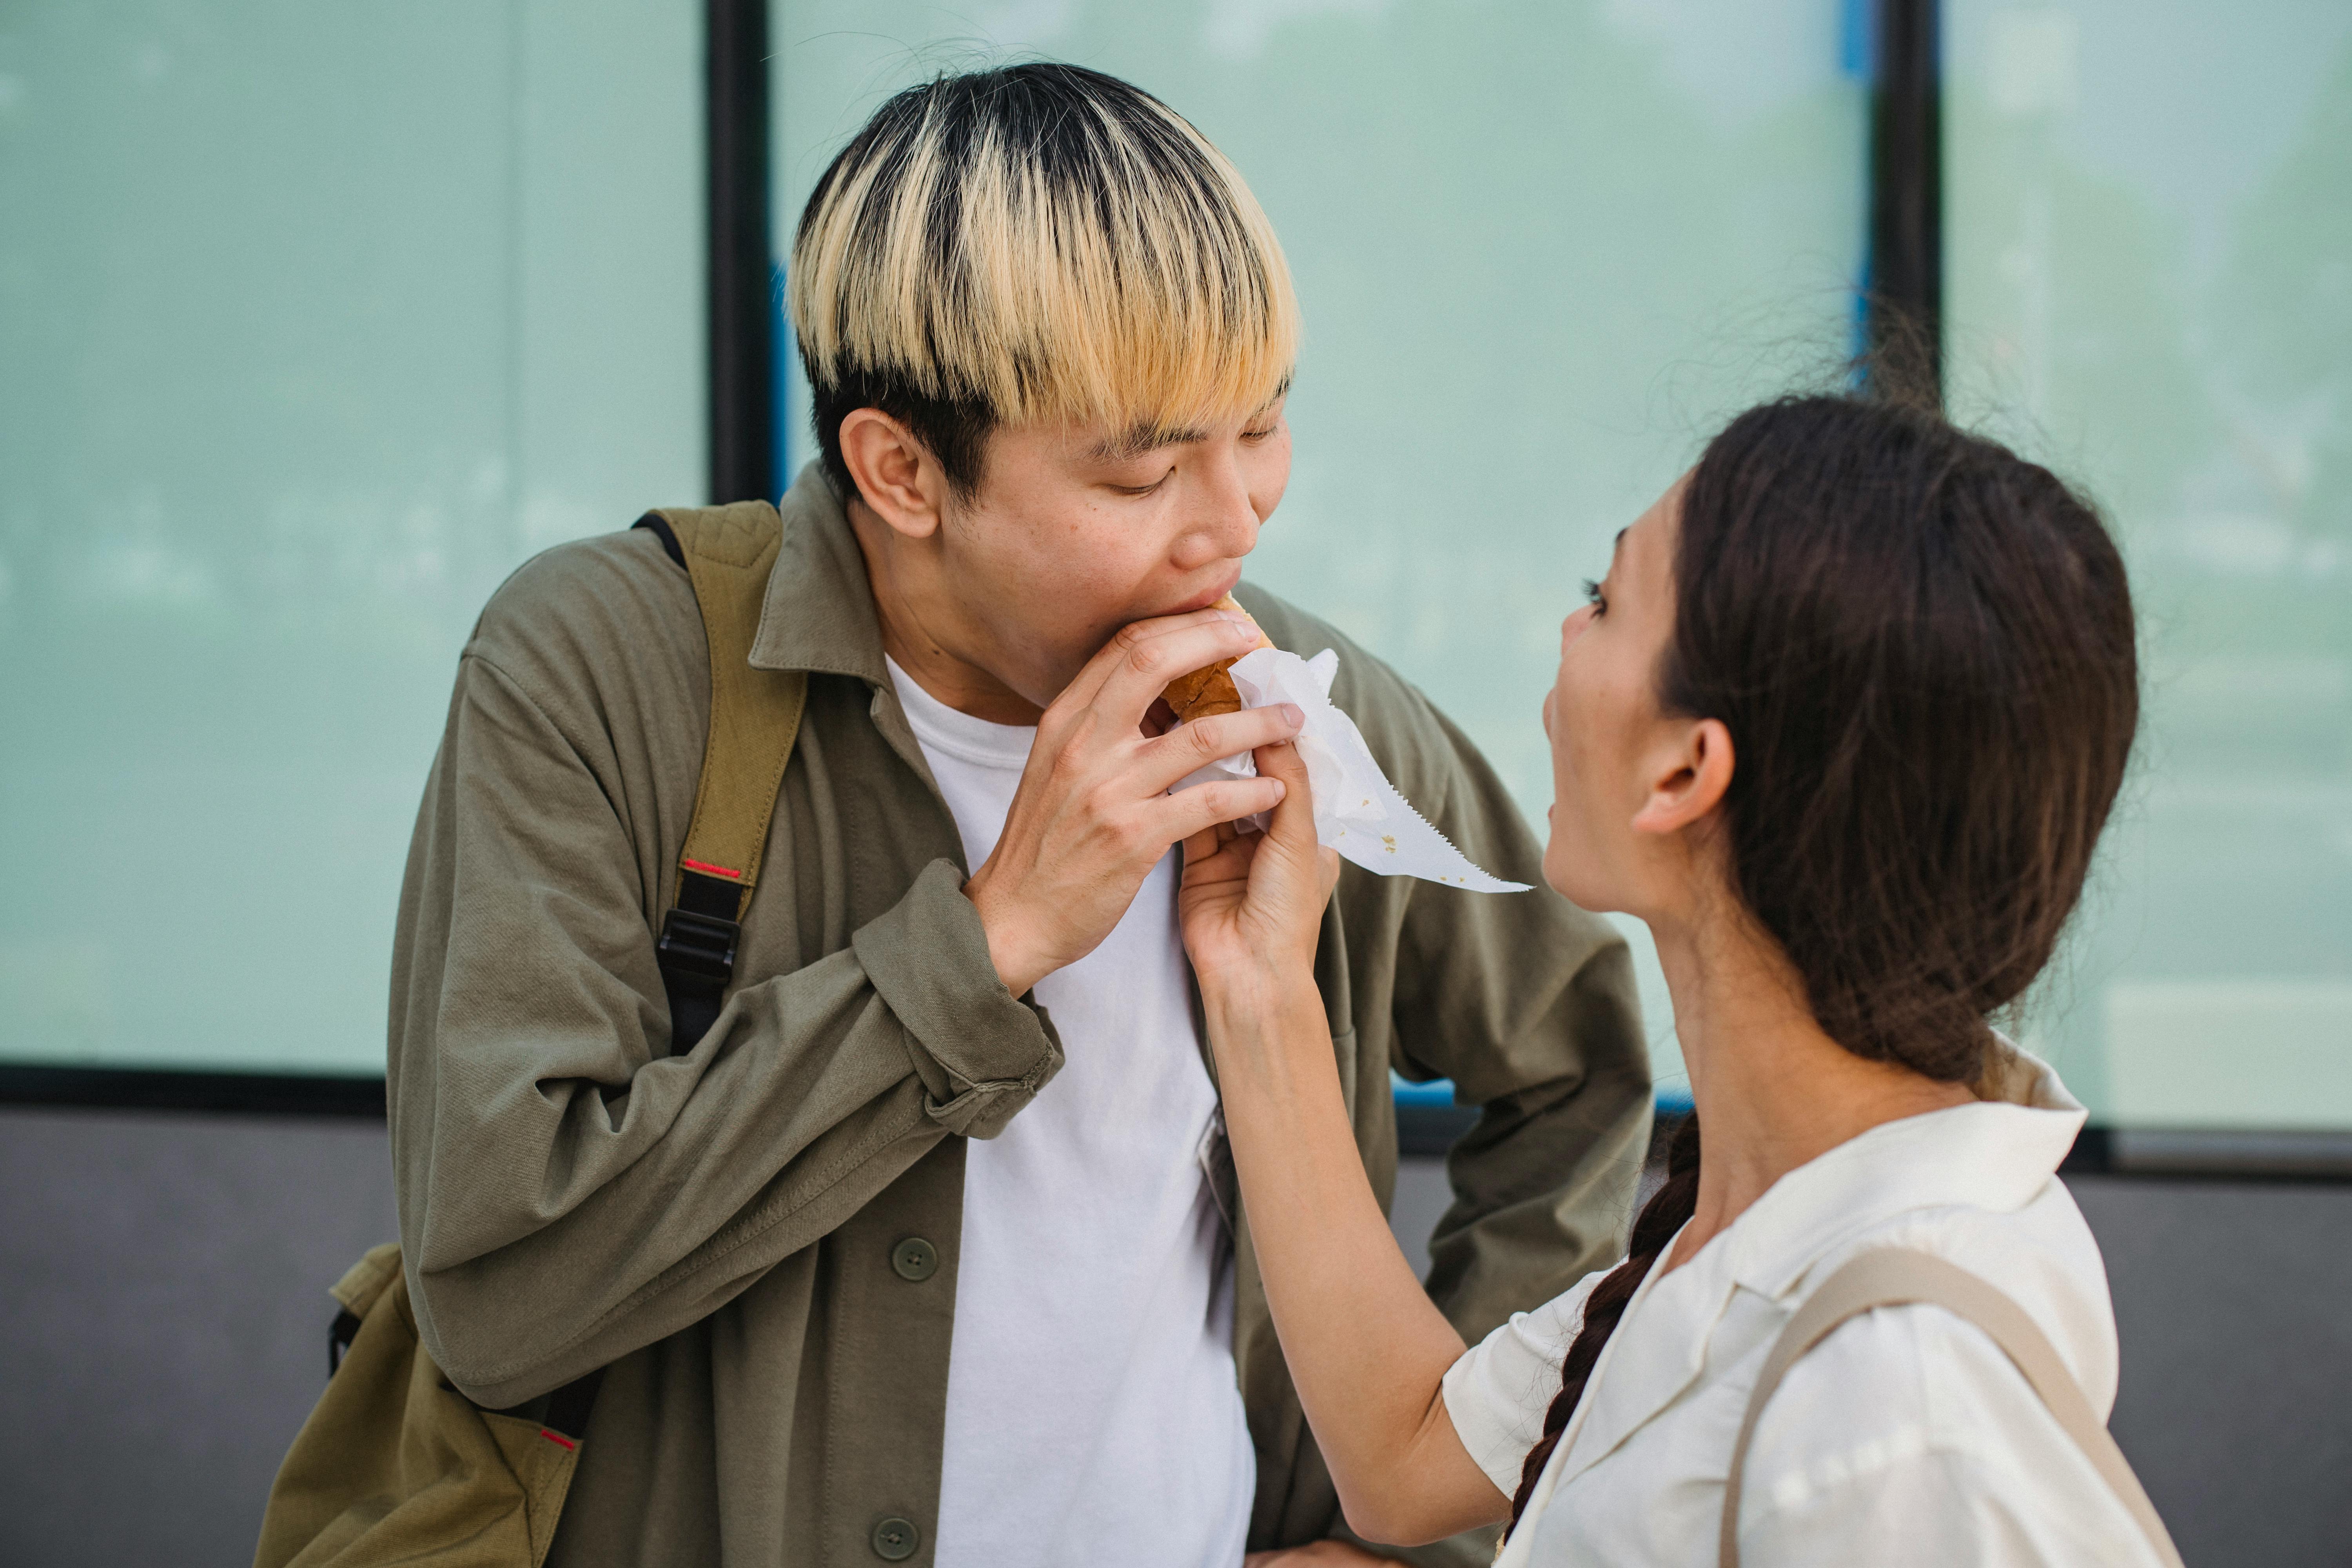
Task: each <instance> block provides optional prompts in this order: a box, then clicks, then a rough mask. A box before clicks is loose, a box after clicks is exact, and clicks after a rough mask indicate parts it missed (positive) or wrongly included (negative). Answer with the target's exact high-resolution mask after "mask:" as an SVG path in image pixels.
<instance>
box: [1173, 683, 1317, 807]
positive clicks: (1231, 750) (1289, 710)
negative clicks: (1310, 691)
mask: <svg viewBox="0 0 2352 1568" xmlns="http://www.w3.org/2000/svg"><path fill="white" fill-rule="evenodd" d="M1306 718H1307V716H1306V715H1305V714H1304V713H1302V712H1300V711H1299V710H1298V709H1297V707H1296V706H1295V705H1293V704H1291V703H1288V702H1279V703H1276V704H1275V705H1274V706H1273V707H1271V708H1244V709H1243V710H1241V711H1240V712H1238V713H1219V714H1216V715H1215V716H1213V717H1212V718H1207V719H1195V720H1193V721H1192V722H1191V723H1189V724H1185V725H1181V726H1180V727H1179V728H1177V729H1174V730H1171V731H1169V732H1168V733H1167V734H1165V735H1162V736H1160V738H1159V739H1158V740H1156V741H1154V742H1151V744H1150V747H1149V748H1148V749H1147V751H1146V752H1145V757H1146V763H1145V766H1144V773H1143V778H1144V782H1145V784H1147V785H1148V786H1149V787H1150V788H1152V789H1155V790H1163V789H1167V788H1168V787H1170V786H1171V785H1172V784H1175V782H1176V781H1177V780H1178V779H1181V778H1182V777H1183V776H1184V775H1185V774H1187V773H1192V772H1194V771H1196V770H1197V769H1200V768H1203V767H1206V766H1207V765H1208V764H1209V763H1213V762H1215V761H1217V760H1218V759H1219V758H1220V757H1237V756H1239V755H1241V754H1242V753H1243V752H1251V751H1255V750H1256V749H1257V748H1258V747H1260V746H1270V745H1273V744H1275V743H1276V742H1280V741H1287V740H1289V739H1291V738H1292V737H1293V736H1295V735H1297V733H1298V731H1299V726H1300V725H1301V724H1303V723H1304V722H1305V721H1306ZM1300 776H1301V777H1302V778H1303V777H1305V776H1306V775H1305V774H1304V773H1301V774H1300Z"/></svg>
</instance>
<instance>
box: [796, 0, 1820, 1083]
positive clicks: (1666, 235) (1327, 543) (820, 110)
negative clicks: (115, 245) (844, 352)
mask: <svg viewBox="0 0 2352 1568" xmlns="http://www.w3.org/2000/svg"><path fill="white" fill-rule="evenodd" d="M772 16H774V18H775V21H774V24H773V26H774V39H773V41H774V43H775V45H776V46H777V49H778V67H777V70H776V72H775V74H774V78H773V79H774V80H775V82H776V84H777V87H778V89H779V93H780V101H781V107H782V113H781V115H780V116H779V132H780V144H779V146H778V148H777V154H778V156H777V168H778V174H779V180H778V185H779V199H778V207H777V213H778V226H779V230H780V232H781V233H783V234H786V235H788V234H789V231H790V227H791V226H792V225H793V223H795V222H797V220H798V217H799V215H800V212H801V209H802V207H803V205H804V204H805V203H806V200H807V196H808V193H809V191H810V189H811V188H812V187H813V186H814V184H815V182H816V179H817V177H818V176H819V175H820V174H822V173H823V172H824V165H825V163H827V162H828V161H829V160H830V159H831V157H832V155H833V153H835V150H837V149H838V147H839V146H840V144H841V142H843V141H845V139H846V138H847V137H848V136H849V135H850V134H851V133H852V132H855V131H856V128H857V126H858V125H859V124H860V123H861V122H862V121H864V119H865V118H866V115H867V114H869V113H870V112H871V111H872V110H873V109H874V108H875V106H876V105H877V104H878V103H880V102H881V100H883V99H884V98H886V97H887V96H888V95H889V93H891V92H892V91H894V90H896V89H898V88H900V87H902V86H904V85H906V84H908V82H911V81H914V80H918V79H921V78H922V77H924V76H926V75H929V74H930V73H931V72H934V71H936V70H939V69H941V68H960V67H962V66H965V65H969V64H974V63H996V62H1001V61H1004V60H1009V59H1015V58H1024V57H1026V56H1029V55H1033V54H1034V55H1045V56H1049V57H1052V58H1059V59H1066V60H1071V61H1074V62H1076V63H1077V64H1081V65H1087V66H1093V67H1095V68H1098V69H1102V70H1107V71H1109V72H1111V73H1113V74H1115V75H1118V76H1123V77H1126V78H1128V79H1130V80H1133V81H1135V82H1137V83H1139V84H1140V85H1141V86H1143V87H1145V88H1148V89H1150V90H1151V91H1153V92H1154V93H1157V94H1158V95H1159V96H1160V97H1161V98H1163V99H1165V100H1167V101H1168V102H1170V103H1171V104H1173V105H1175V106H1176V107H1177V108H1178V109H1179V110H1181V112H1182V113H1183V114H1184V115H1185V116H1186V117H1187V118H1189V119H1191V120H1192V121H1193V123H1195V124H1196V125H1198V126H1200V128H1201V129H1202V131H1203V132H1206V133H1207V134H1208V136H1209V137H1210V139H1211V140H1213V141H1214V142H1216V143H1217V144H1218V146H1219V147H1221V148H1223V151H1224V152H1225V153H1226V154H1227V155H1228V156H1229V157H1231V158H1232V159H1233V161H1234V163H1235V164H1236V165H1238V166H1239V168H1240V169H1241V171H1242V173H1243V174H1244V177H1245V178H1247V179H1248V181H1249V182H1250V184H1251V187H1252V188H1253V189H1254V190H1255V192H1256V193H1257V195H1258V198H1259V200H1260V201H1261V202H1263V203H1264V204H1265V208H1266V211H1267V212H1268V214H1269V215H1271V216H1272V217H1273V219H1274V224H1275V227H1276V231H1277V232H1278V233H1279V234H1280V235H1281V237H1282V242H1283V246H1284V248H1285V250H1286V253H1287V255H1288V257H1289V258H1290V263H1291V267H1292V269H1293V271H1294V272H1295V274H1296V276H1297V285H1298V292H1299V297H1300V300H1301V304H1302V307H1303V309H1304V310H1305V315H1306V322H1307V344H1306V351H1305V355H1304V358H1303V359H1302V361H1301V363H1300V365H1299V370H1298V377H1297V384H1296V388H1295V390H1294V392H1293V395H1292V396H1291V400H1290V405H1289V413H1290V420H1291V426H1292V431H1293V436H1294V438H1295V449H1296V454H1297V456H1296V465H1295V468H1294V469H1293V473H1292V478H1291V484H1290V489H1289V493H1288V495H1287V496H1286V499H1285V500H1284V501H1283V503H1282V506H1281V509H1280V510H1278V511H1277V512H1276V514H1275V517H1274V520H1273V521H1272V522H1271V523H1270V524H1269V526H1268V527H1267V528H1266V530H1265V533H1264V534H1263V535H1262V536H1261V540H1260V542H1259V545H1258V550H1257V553H1256V555H1255V557H1253V559H1252V561H1251V563H1250V566H1249V568H1248V571H1249V575H1250V576H1251V577H1252V578H1253V579H1254V580H1255V581H1256V582H1259V583H1261V584H1265V586H1267V587H1270V588H1273V589H1275V590H1276V592H1279V593H1282V594H1285V595H1288V596H1290V597H1292V598H1294V599H1296V600H1297V602H1299V603H1300V604H1302V605H1306V606H1307V608H1309V609H1312V610H1315V611H1317V612H1318V613H1319V614H1321V615H1323V616H1326V617H1328V619H1330V620H1332V621H1333V622H1335V623H1337V624H1338V625H1339V627H1340V628H1341V629H1342V630H1344V631H1346V632H1348V633H1349V635H1350V636H1352V637H1356V638H1357V639H1359V640H1360V641H1361V642H1362V643H1363V644H1364V645H1365V646H1366V647H1370V649H1372V650H1373V651H1375V652H1377V653H1379V654H1381V656H1382V657H1384V658H1388V659H1390V660H1391V662H1393V663H1394V664H1396V665H1397V666H1398V667H1399V668H1401V669H1402V670H1403V672H1404V673H1405V674H1406V675H1407V676H1408V677H1409V678H1411V679H1413V680H1414V681H1416V682H1418V683H1419V684H1420V685H1422V686H1423V688H1424V689H1426V690H1428V692H1429V693H1430V694H1431V695H1432V696H1433V697H1434V698H1435V699H1436V700H1438V702H1439V703H1440V704H1441V705H1443V706H1444V709H1445V710H1447V711H1448V712H1449V713H1451V714H1452V715H1453V716H1454V718H1455V719H1457V720H1458V721H1461V723H1462V724H1463V725H1464V726H1465V728H1466V729H1467V730H1468V731H1470V733H1471V734H1472V735H1473V736H1474V737H1475V739H1476V740H1477V742H1478V743H1479V745H1480V746H1481V747H1482V748H1483V749H1484V750H1485V751H1486V754H1487V755H1488V756H1489V757H1490V758H1492V759H1493V760H1494V762H1495V763H1496V766H1497V767H1498V768H1500V769H1501V771H1502V772H1503V773H1504V775H1505V777H1506V778H1507V780H1508V781H1509V783H1510V784H1511V787H1512V788H1513V790H1514V791H1515V792H1516V794H1517V796H1518V799H1519V802H1520V804H1521V805H1523V806H1524V807H1525V808H1526V809H1527V810H1528V814H1529V815H1530V816H1532V817H1534V818H1535V819H1537V820H1538V821H1540V819H1541V817H1542V815H1543V808H1544V806H1545V805H1547V804H1549V801H1550V798H1551V781H1550V774H1549V763H1548V761H1547V753H1546V752H1545V749H1544V742H1543V734H1542V731H1541V728H1540V726H1539V721H1538V704H1539V703H1540V702H1541V700H1542V697H1543V693H1544V691H1545V689H1547V688H1549V685H1550V683H1551V676H1552V670H1553V667H1554V664H1555V662H1556V660H1557V658H1558V657H1559V623H1560V619H1561V617H1562V616H1565V615H1566V614H1567V613H1568V612H1569V610H1570V608H1572V607H1573V606H1574V605H1576V604H1577V603H1579V602H1580V596H1579V593H1578V586H1579V584H1580V580H1581V579H1583V578H1585V577H1588V576H1591V577H1597V576H1599V575H1601V573H1602V572H1603V571H1604V570H1606V568H1607V566H1608V561H1609V543H1610V540H1611V537H1612V535H1614V534H1615V532H1616V531H1617V530H1619V529H1620V528H1622V527H1623V526H1624V525H1625V524H1626V523H1628V522H1631V521H1633V518H1634V517H1635V516H1637V515H1638V514H1639V513H1640V512H1641V510H1643V508H1644V507H1646V506H1647V505H1648V504H1649V503H1650V502H1651V500H1654V499H1655V497H1656V496H1657V494H1658V492H1659V491H1661V490H1662V489H1664V488H1665V486H1666V485H1667V483H1668V482H1669V481H1670V480H1672V479H1673V478H1674V477H1675V474H1677V473H1678V472H1680V471H1681V469H1682V468H1684V467H1685V465H1686V464H1687V463H1688V462H1689V461H1690V460H1691V458H1693V457H1694V456H1695V455H1696V449H1697V447H1698V445H1699V444H1700V442H1701V441H1702V440H1703V438H1704V436H1705V434H1706V431H1707V430H1708V429H1709V428H1710V427H1711V426H1713V425H1714V424H1715V423H1717V421H1718V420H1719V419H1720V418H1721V416H1723V415H1724V414H1725V413H1727V411H1729V410H1732V409H1735V408H1737V407H1738V406H1740V405H1742V404H1744V403H1745V402H1747V401H1748V400H1749V399H1751V398H1753V397H1755V396H1757V395H1760V394H1763V393H1766V392H1769V391H1771V390H1774V389H1776V388H1778V387H1779V386H1780V385H1781V384H1784V383H1785V382H1786V381H1787V380H1788V378H1790V376H1792V375H1801V376H1805V377H1810V378H1812V379H1816V380H1818V379H1820V378H1821V377H1822V375H1823V374H1825V373H1826V372H1827V371H1828V370H1829V369H1831V368H1832V367H1834V365H1835V364H1836V363H1838V362H1839V361H1841V360H1842V359H1843V356H1845V355H1846V354H1847V353H1850V352H1851V349H1852V347H1853V288H1854V283H1855V279H1856V277H1857V275H1858V273H1859V270H1860V268H1861V263H1862V251H1863V243H1864V239H1863V230H1864V200H1865V184H1866V180H1865V169H1864V114H1865V104H1864V85H1863V83H1862V80H1861V79H1860V78H1859V77H1858V76H1856V75H1854V74H1853V73H1852V72H1851V71H1850V70H1849V69H1848V68H1847V62H1849V61H1850V60H1853V58H1856V48H1855V41H1854V40H1853V39H1852V38H1850V37H1847V36H1846V35H1845V34H1844V32H1843V26H1842V8H1841V6H1840V5H1838V4H1836V3H1835V0H1600V3H1594V0H1579V3H1573V4H1559V3H1555V0H1496V3H1490V4H1463V3H1460V0H1450V3H1449V0H1395V3H1391V4H1380V3H1377V0H1359V3H1349V0H1280V3H1274V0H1191V3H1184V0H1171V3H1169V4H1164V5H1151V6H1139V5H1124V4H1103V3H1097V4H1091V5H1088V4H1081V3H1077V0H1063V3H1058V4H1055V3H1046V4H1025V5H996V6H973V5H929V4H920V3H897V4H892V3H887V0H884V3H877V0H833V3H831V4H821V3H810V0H782V3H781V4H779V5H776V6H775V7H774V8H773V10H772ZM793 407H794V411H795V413H796V415H797V416H799V417H801V418H802V419H803V420H804V418H805V415H804V413H803V412H802V411H804V410H805V408H806V395H805V390H804V388H799V389H796V391H795V396H794V401H793ZM795 435H796V436H797V437H799V449H800V450H801V451H802V452H803V454H805V453H806V451H807V449H808V442H807V438H806V437H805V435H804V434H803V432H801V431H800V430H798V429H797V428H796V430H795ZM1464 896H1468V895H1464ZM1627 923H1628V926H1629V933H1630V934H1631V935H1632V936H1633V938H1634V941H1635V943H1636V945H1637V948H1638V949H1639V950H1640V952H1642V955H1643V962H1642V969H1643V994H1644V999H1645V1002H1646V1004H1647V1008H1648V1012H1649V1022H1650V1025H1651V1032H1652V1044H1653V1053H1654V1058H1655V1060H1656V1067H1657V1070H1658V1075H1659V1082H1660V1086H1661V1087H1662V1088H1664V1089H1675V1088H1676V1087H1678V1086H1680V1085H1681V1084H1682V1083H1683V1081H1684V1080H1683V1074H1682V1066H1681V1058H1680V1056H1679V1054H1678V1053H1677V1052H1676V1051H1675V1044H1674V1036H1673V1030H1672V1026H1671V1022H1670V1014H1669V1009H1668V1007H1667V1005H1666V997H1665V991H1664V984H1663V982H1662V981H1661V980H1660V978H1659V976H1658V974H1657V971H1656V966H1655V964H1654V962H1653V961H1651V959H1650V958H1649V956H1648V954H1649V946H1648V942H1647V938H1646V936H1645V935H1644V934H1643V931H1641V929H1640V928H1639V927H1638V926H1636V925H1633V924H1632V923H1631V922H1627Z"/></svg>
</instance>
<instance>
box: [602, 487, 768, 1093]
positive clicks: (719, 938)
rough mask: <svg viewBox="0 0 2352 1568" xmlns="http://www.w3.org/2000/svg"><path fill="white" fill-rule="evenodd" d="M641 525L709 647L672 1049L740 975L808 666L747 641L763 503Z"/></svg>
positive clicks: (664, 935) (756, 589)
mask: <svg viewBox="0 0 2352 1568" xmlns="http://www.w3.org/2000/svg"><path fill="white" fill-rule="evenodd" d="M636 526H637V527H639V528H644V529H649V530H651V531H653V532H654V533H656V534H657V535H658V536H659V537H660V539H661V542H662V548H663V549H664V550H665V551H667V552H668V554H669V556H670V558H671V559H672V560H674V561H676V562H677V563H678V564H679V565H681V566H683V567H685V568H686V574H687V576H688V579H690V580H691V581H692V583H693V584H694V599H695V603H696V604H697V605H698V606H699V607H700V608H701V611H702V629H703V632H704V634H705V637H706V638H707V640H708V642H709V647H710V731H709V739H708V740H707V741H706V742H704V744H703V748H702V777H701V782H700V783H699V784H697V785H696V787H695V792H694V816H693V819H692V821H690V822H689V823H688V825H687V830H686V848H685V850H684V852H683V853H681V854H680V855H679V857H678V868H677V891H676V895H675V897H674V898H673V899H672V900H671V908H670V910H669V913H668V914H667V916H666V917H665V918H664V920H663V921H662V930H661V940H660V942H658V943H657V944H656V948H655V956H656V961H657V962H658V963H660V965H661V973H662V988H663V989H664V990H665V991H667V993H668V994H669V1016H670V1052H671V1054H672V1055H679V1054H683V1053H684V1052H687V1051H689V1050H692V1049H693V1048H694V1047H695V1046H696V1044H697V1043H698V1042H699V1041H700V1040H701V1038H702V1037H703V1036H704V1035H705V1034H707V1033H709V1029H710V1026H711V1025H712V1024H713V1023H714V1022H716V1021H717V1019H718V1017H719V1007H720V1005H722V1004H723V1002H724V1001H725V999H726V993H727V987H728V986H729V985H730V984H732V983H733V981H734V978H735V945H736V940H737V938H738V937H740V935H741V934H742V923H741V922H742V919H743V911H744V910H746V909H748V908H749V907H750V906H751V889H752V888H753V887H754V886H755V885H756V884H757V883H758V882H759V879H760V856H761V852H762V851H763V850H765V849H766V847H767V844H768V822H769V819H770V818H771V817H772V816H774V815H775V810H776V791H777V789H778V787H779V786H780V785H782V783H783V777H784V767H785V764H786V763H789V762H790V761H791V760H792V754H793V742H794V741H795V740H797V739H798V738H799V736H800V728H801V712H802V710H803V709H804V708H805V707H806V706H807V702H808V675H807V672H805V671H803V670H798V669H757V668H753V667H752V665H751V640H752V638H753V637H754V636H755V635H757V633H758V631H759V629H760V613H761V609H762V608H763V607H764V606H765V605H766V602H767V594H768V574H769V573H770V571H772V569H773V568H774V566H775V563H776V554H777V552H778V551H779V550H780V549H781V548H782V543H783V522H782V519H781V518H779V517H778V516H777V515H776V509H775V508H774V507H772V506H771V505H769V504H768V503H767V502H766V501H737V502H736V503H734V504H733V505H731V506H719V507H678V508H674V509H670V510H660V511H649V512H647V513H646V515H645V516H643V517H641V518H639V519H638V520H637V523H636Z"/></svg>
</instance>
